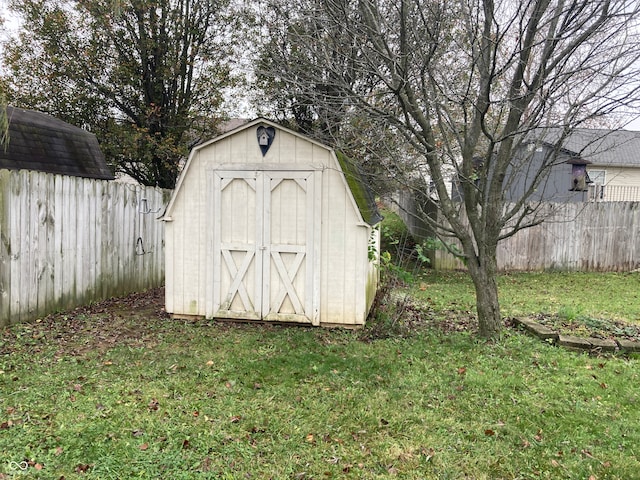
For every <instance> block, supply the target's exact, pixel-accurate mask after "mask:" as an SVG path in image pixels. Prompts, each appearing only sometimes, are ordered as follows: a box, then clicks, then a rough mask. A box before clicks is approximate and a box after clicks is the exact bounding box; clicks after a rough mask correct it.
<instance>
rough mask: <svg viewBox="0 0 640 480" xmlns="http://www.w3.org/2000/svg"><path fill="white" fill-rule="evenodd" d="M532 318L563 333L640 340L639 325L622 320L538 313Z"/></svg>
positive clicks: (576, 335) (577, 335)
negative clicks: (564, 316) (569, 317)
mask: <svg viewBox="0 0 640 480" xmlns="http://www.w3.org/2000/svg"><path fill="white" fill-rule="evenodd" d="M532 318H533V319H534V320H536V321H537V322H538V323H540V324H541V325H544V326H545V327H548V328H550V329H551V330H554V331H556V332H558V333H561V334H564V335H573V336H575V337H594V338H602V339H611V340H615V339H626V340H634V341H640V326H638V325H634V324H632V323H628V322H624V321H622V320H608V319H603V318H591V317H586V316H580V317H578V318H575V319H567V318H563V317H561V316H559V315H549V314H538V315H534V316H533V317H532Z"/></svg>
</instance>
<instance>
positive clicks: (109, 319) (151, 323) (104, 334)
mask: <svg viewBox="0 0 640 480" xmlns="http://www.w3.org/2000/svg"><path fill="white" fill-rule="evenodd" d="M163 304H164V290H163V289H162V288H157V289H153V290H148V291H146V292H141V293H134V294H131V295H128V296H125V297H119V298H111V299H108V300H105V301H102V302H98V303H94V304H92V305H89V306H86V307H78V308H76V309H74V310H71V311H67V312H61V313H55V314H51V315H48V316H46V317H44V318H42V319H38V320H36V321H35V322H32V323H26V324H20V325H15V326H14V327H12V328H10V329H6V330H4V331H3V332H2V337H3V342H2V345H1V346H0V354H7V353H11V351H12V350H13V349H14V348H22V347H21V346H19V344H18V343H16V342H14V341H12V340H15V339H16V337H18V336H20V337H22V338H24V339H25V340H26V341H28V342H29V343H30V345H31V347H32V348H33V350H34V351H35V352H40V351H42V349H43V348H51V347H53V348H55V349H56V353H55V356H56V357H61V356H69V355H71V356H82V355H85V354H86V353H88V352H98V353H100V352H104V351H106V350H108V349H110V348H112V347H113V346H115V345H148V344H150V343H153V342H154V341H155V340H154V337H156V336H157V333H158V332H159V331H161V330H162V328H163V324H164V323H165V322H167V321H171V320H170V318H169V316H168V315H167V314H166V313H165V312H164V309H163ZM14 345H15V347H14Z"/></svg>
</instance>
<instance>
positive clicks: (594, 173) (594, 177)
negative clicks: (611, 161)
mask: <svg viewBox="0 0 640 480" xmlns="http://www.w3.org/2000/svg"><path fill="white" fill-rule="evenodd" d="M588 174H589V178H590V179H591V181H592V182H593V183H595V184H596V185H604V184H605V182H606V170H591V169H589V172H588Z"/></svg>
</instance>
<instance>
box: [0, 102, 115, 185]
mask: <svg viewBox="0 0 640 480" xmlns="http://www.w3.org/2000/svg"><path fill="white" fill-rule="evenodd" d="M7 118H8V120H9V141H8V144H7V145H6V146H5V147H0V168H7V169H10V170H20V169H26V170H39V171H43V172H47V173H55V174H61V175H71V176H76V177H88V178H97V179H103V180H113V178H114V177H113V174H112V173H111V171H110V169H109V168H108V166H107V164H106V161H105V158H104V155H103V153H102V151H101V150H100V146H99V144H98V140H97V139H96V136H95V135H94V134H92V133H90V132H87V131H86V130H83V129H81V128H78V127H75V126H73V125H71V124H69V123H66V122H63V121H62V120H59V119H57V118H54V117H52V116H50V115H46V114H44V113H40V112H34V111H30V110H23V109H20V108H13V107H7Z"/></svg>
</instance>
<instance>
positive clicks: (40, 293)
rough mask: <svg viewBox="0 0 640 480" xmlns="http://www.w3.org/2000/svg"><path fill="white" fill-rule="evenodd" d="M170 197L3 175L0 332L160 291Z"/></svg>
mask: <svg viewBox="0 0 640 480" xmlns="http://www.w3.org/2000/svg"><path fill="white" fill-rule="evenodd" d="M168 198H169V192H167V191H162V190H161V189H158V188H152V187H142V186H137V185H129V184H123V183H117V182H113V181H104V180H93V179H86V178H80V177H69V176H61V175H52V174H47V173H41V172H34V171H24V170H21V171H9V170H0V326H4V325H9V324H13V323H17V322H24V321H28V320H33V319H35V318H39V317H42V316H44V315H47V314H49V313H52V312H55V311H60V310H65V309H70V308H73V307H75V306H78V305H83V304H87V303H90V302H92V301H97V300H102V299H105V298H109V297H112V296H117V295H123V294H127V293H130V292H133V291H140V290H144V289H147V288H150V287H155V286H160V285H162V283H163V281H164V233H163V225H162V222H160V221H159V220H158V219H157V217H159V216H160V215H161V214H162V212H163V211H164V208H165V206H166V203H167V201H168Z"/></svg>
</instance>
